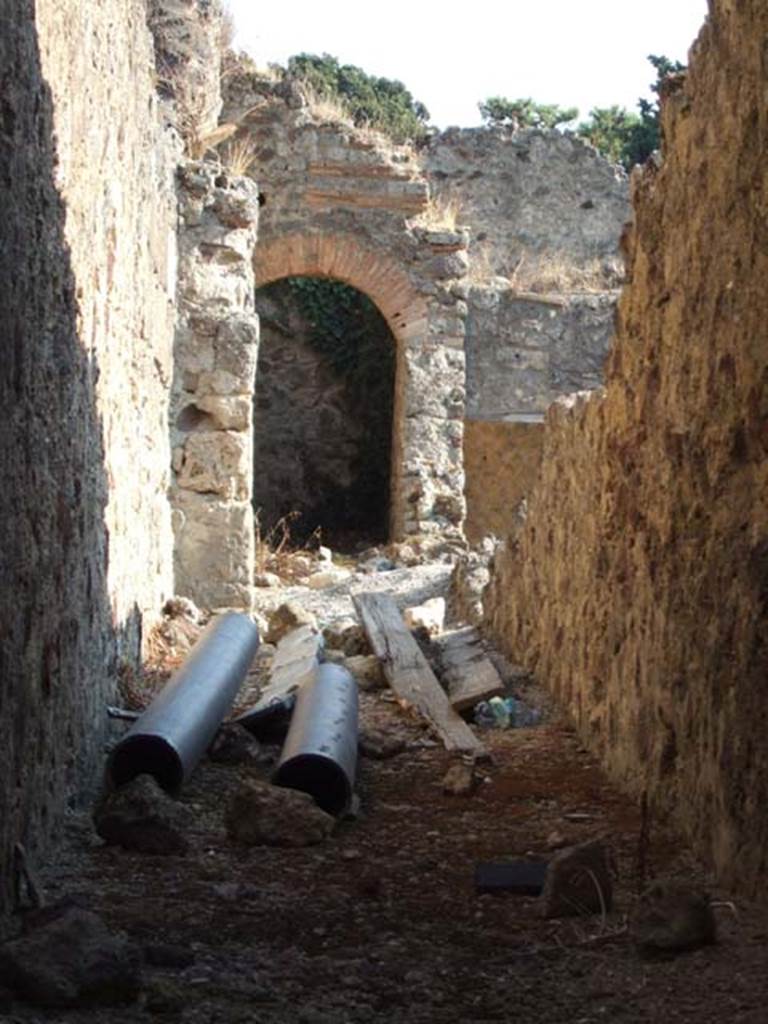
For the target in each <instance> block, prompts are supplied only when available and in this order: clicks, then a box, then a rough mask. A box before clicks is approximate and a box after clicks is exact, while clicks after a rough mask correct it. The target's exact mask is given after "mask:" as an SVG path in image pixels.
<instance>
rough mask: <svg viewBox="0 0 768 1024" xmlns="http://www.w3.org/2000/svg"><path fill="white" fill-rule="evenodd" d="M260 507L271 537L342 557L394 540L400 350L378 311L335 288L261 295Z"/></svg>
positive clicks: (310, 280) (281, 285)
mask: <svg viewBox="0 0 768 1024" xmlns="http://www.w3.org/2000/svg"><path fill="white" fill-rule="evenodd" d="M255 304H256V310H257V312H258V314H259V319H260V321H261V342H260V346H259V357H258V364H257V373H256V388H255V393H254V409H253V438H254V441H253V452H254V464H253V465H254V473H253V504H254V510H255V513H256V516H257V522H258V528H259V530H260V532H261V534H262V535H265V534H269V533H270V532H272V531H275V530H276V529H278V530H279V529H280V527H281V525H288V526H289V528H290V533H291V537H292V539H293V540H294V541H299V542H305V541H306V540H307V538H308V537H309V536H311V535H313V534H317V535H318V536H319V537H320V538H321V539H322V541H323V543H326V544H329V545H330V546H331V547H333V548H336V549H338V550H345V551H352V550H354V549H355V548H358V547H364V546H367V545H370V544H375V543H382V542H385V541H386V540H387V539H388V537H389V518H390V517H389V507H390V488H391V483H390V476H391V450H392V413H393V405H394V390H395V362H396V360H395V348H396V346H395V339H394V337H393V335H392V332H391V330H390V328H389V325H388V324H387V322H386V320H385V319H384V317H383V316H382V315H381V313H380V312H379V310H378V308H377V307H376V305H375V304H374V303H373V302H372V301H371V300H370V299H369V298H368V297H367V296H366V295H364V294H363V293H362V292H360V291H359V290H357V289H356V288H353V287H352V286H350V285H347V284H344V283H342V282H340V281H337V280H332V279H330V278H320V277H287V278H282V279H280V280H278V281H274V282H272V283H270V284H268V285H265V286H263V287H261V288H259V289H257V291H256V303H255Z"/></svg>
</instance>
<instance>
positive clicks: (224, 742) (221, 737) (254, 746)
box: [208, 725, 261, 764]
mask: <svg viewBox="0 0 768 1024" xmlns="http://www.w3.org/2000/svg"><path fill="white" fill-rule="evenodd" d="M260 754H261V746H260V744H259V742H258V740H256V739H254V737H253V735H252V734H251V733H250V732H248V730H247V729H245V728H243V726H242V725H222V726H221V728H220V729H219V731H218V732H217V733H216V735H215V736H214V738H213V742H212V743H211V745H210V747H209V749H208V757H209V758H210V759H211V761H217V762H219V763H220V764H246V763H256V762H257V761H258V760H259V756H260Z"/></svg>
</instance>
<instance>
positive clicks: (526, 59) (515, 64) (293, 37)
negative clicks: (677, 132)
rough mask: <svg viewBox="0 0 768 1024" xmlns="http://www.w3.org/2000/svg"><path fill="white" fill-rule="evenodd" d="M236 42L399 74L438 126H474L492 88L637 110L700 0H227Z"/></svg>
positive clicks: (681, 56) (694, 27)
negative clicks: (657, 59) (655, 62)
mask: <svg viewBox="0 0 768 1024" xmlns="http://www.w3.org/2000/svg"><path fill="white" fill-rule="evenodd" d="M227 3H228V6H229V8H230V10H231V11H232V13H233V15H234V18H235V25H236V28H237V36H236V40H235V46H236V47H237V48H238V49H244V50H246V51H247V52H248V53H250V54H251V55H252V56H253V57H254V58H255V59H256V60H257V62H258V63H259V64H260V65H265V64H267V63H270V62H276V63H279V64H284V63H285V61H286V60H287V58H288V57H290V56H292V55H293V54H296V53H302V52H306V53H330V54H332V55H333V56H334V57H338V58H339V60H340V61H341V63H342V64H357V65H358V66H359V67H361V68H363V70H365V71H367V72H368V73H369V74H374V75H378V76H383V77H385V78H395V79H399V80H400V81H401V82H403V83H404V84H405V86H406V87H407V88H408V89H409V90H410V92H411V94H412V95H413V97H414V98H415V99H418V100H421V102H422V103H424V104H425V105H426V107H427V108H428V110H429V112H430V114H431V120H432V122H433V123H434V124H437V125H438V126H439V127H441V128H445V127H447V126H448V125H452V124H458V125H462V126H469V125H475V124H479V123H480V116H479V114H478V110H477V104H478V102H479V101H480V100H483V99H486V98H487V97H489V96H506V97H508V98H509V99H517V98H518V97H524V96H530V97H531V98H532V99H534V100H536V101H537V102H539V103H559V104H560V105H561V106H576V107H578V108H579V113H580V115H581V116H582V117H586V116H587V114H588V113H589V111H590V109H591V108H592V107H595V106H602V107H606V106H610V105H611V104H613V103H617V104H619V105H620V106H625V107H627V108H628V109H630V110H634V109H635V107H636V104H637V99H638V97H639V96H643V95H648V85H649V84H650V82H651V81H652V80H653V79H654V70H653V68H652V67H651V65H650V64H649V63H648V61H647V59H646V58H647V56H648V54H651V53H653V54H664V56H666V57H669V58H670V59H672V60H681V61H683V62H686V55H687V51H688V47H689V46H690V45H691V43H692V42H693V40H694V38H695V37H696V34H697V32H698V30H699V28H700V26H701V24H702V22H703V20H704V17H705V15H706V11H707V0H642V2H641V3H632V4H630V3H628V2H626V0H525V2H519V0H518V2H516V0H507V2H506V3H504V2H503V0H469V2H468V3H466V2H465V3H461V4H458V3H451V2H450V0H381V2H379V3H376V4H375V5H374V4H371V3H370V2H368V3H365V2H361V0H283V2H282V3H277V4H260V3H254V0H227Z"/></svg>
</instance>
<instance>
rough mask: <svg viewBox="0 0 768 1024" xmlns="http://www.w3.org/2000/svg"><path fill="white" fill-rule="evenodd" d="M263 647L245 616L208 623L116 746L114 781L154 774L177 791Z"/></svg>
mask: <svg viewBox="0 0 768 1024" xmlns="http://www.w3.org/2000/svg"><path fill="white" fill-rule="evenodd" d="M258 646H259V631H258V629H257V628H256V625H255V623H254V622H252V620H251V619H250V618H249V617H248V616H247V615H242V614H240V613H239V612H226V613H225V614H224V615H220V616H218V617H217V618H215V619H213V620H212V621H211V622H209V623H208V625H207V626H206V628H205V629H204V630H203V632H202V634H201V635H200V639H199V640H198V641H197V643H196V644H195V646H194V647H193V648H192V650H191V652H190V653H189V655H188V656H187V658H186V660H185V661H184V664H183V665H182V666H181V667H180V668H179V669H178V670H177V671H176V672H174V674H173V676H172V677H171V679H170V680H169V682H168V683H167V684H166V686H165V687H164V688H163V689H162V690H161V692H160V693H159V694H158V696H157V697H155V699H154V700H153V701H152V703H151V704H150V706H149V707H148V708H147V710H146V711H145V712H144V714H143V715H142V716H141V718H139V720H138V721H137V722H136V723H135V724H134V725H133V726H132V727H131V728H130V729H129V730H128V732H127V733H126V734H125V736H124V737H123V738H122V740H120V742H119V743H118V744H117V746H116V747H115V748H114V750H113V751H112V753H111V755H110V758H109V763H108V766H107V770H108V773H109V775H110V777H111V779H112V781H113V782H114V784H115V785H116V786H121V785H123V784H124V783H126V782H129V781H130V780H131V779H133V778H135V777H136V776H137V775H144V774H147V775H153V776H154V777H155V779H156V780H157V782H158V783H159V784H160V785H161V786H162V787H163V789H165V790H168V791H169V792H177V791H178V790H179V789H181V787H182V785H183V783H184V782H185V781H186V780H187V779H188V778H189V776H190V775H191V774H192V771H193V769H194V767H195V765H196V764H197V762H198V761H199V760H200V758H201V757H202V756H203V754H204V753H205V751H206V749H207V748H208V746H209V744H210V742H211V740H212V739H213V737H214V735H215V733H216V730H217V729H218V727H219V725H220V724H221V721H222V719H223V718H224V716H225V715H226V713H227V711H229V709H230V707H231V706H232V702H233V701H234V699H235V697H236V695H237V691H238V690H239V689H240V685H241V683H242V681H243V679H245V676H246V673H247V672H248V668H249V667H250V664H251V662H252V661H253V656H254V655H255V653H256V651H257V649H258Z"/></svg>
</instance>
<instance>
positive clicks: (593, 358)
mask: <svg viewBox="0 0 768 1024" xmlns="http://www.w3.org/2000/svg"><path fill="white" fill-rule="evenodd" d="M423 162H424V169H425V173H426V174H427V177H428V180H429V186H430V192H431V194H432V195H433V197H434V198H435V201H436V203H437V205H438V206H440V205H441V204H443V205H447V204H449V203H453V204H455V205H456V206H458V210H459V213H458V216H459V219H460V220H461V222H462V223H466V224H469V225H470V226H471V234H470V275H471V278H472V282H473V287H472V289H471V290H470V293H469V298H468V313H467V321H466V324H467V333H466V353H467V421H466V424H465V431H464V463H465V474H466V494H467V521H466V533H467V537H468V539H469V540H470V541H473V542H474V541H477V540H479V539H480V538H481V537H482V536H483V535H485V534H487V533H494V534H497V535H503V534H504V533H505V532H506V529H507V519H508V513H509V510H510V509H514V508H515V507H516V506H517V505H518V504H519V502H520V500H521V499H522V498H523V497H524V496H525V494H526V493H527V492H528V491H529V490H530V488H531V487H532V485H533V482H534V480H535V477H536V472H537V469H538V463H539V454H540V451H541V444H542V435H543V429H542V426H541V423H542V421H543V418H544V412H545V410H546V408H547V406H548V405H549V404H550V402H552V401H553V400H554V399H555V398H556V397H557V396H558V395H561V394H564V393H567V392H568V391H571V390H574V389H583V388H590V387H595V386H596V385H597V384H599V383H600V382H601V380H602V364H603V360H604V358H605V354H606V352H607V351H608V344H609V342H610V338H611V332H612V329H613V316H614V307H615V301H616V292H615V291H612V290H611V289H612V288H614V287H615V286H616V284H617V282H618V281H619V280H620V278H621V274H622V266H621V258H620V256H619V249H618V243H619V236H620V234H621V229H622V227H623V225H624V222H625V221H626V220H627V218H628V216H629V205H628V189H627V180H626V175H625V174H624V172H623V171H622V170H621V169H619V168H615V167H613V166H611V165H610V164H609V163H608V161H606V160H605V159H604V158H603V157H601V156H600V155H599V154H598V153H596V152H595V150H594V149H592V148H591V147H590V146H587V145H585V144H584V143H583V142H582V141H581V140H580V139H576V138H574V137H572V136H569V135H564V134H562V133H561V132H558V131H547V132H542V131H538V130H524V131H516V132H513V131H512V130H510V129H507V128H472V129H457V128H452V129H449V130H448V131H447V132H443V133H442V134H440V135H438V136H436V137H435V138H433V139H431V140H430V143H429V147H428V148H427V150H426V151H425V153H424V156H423Z"/></svg>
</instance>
